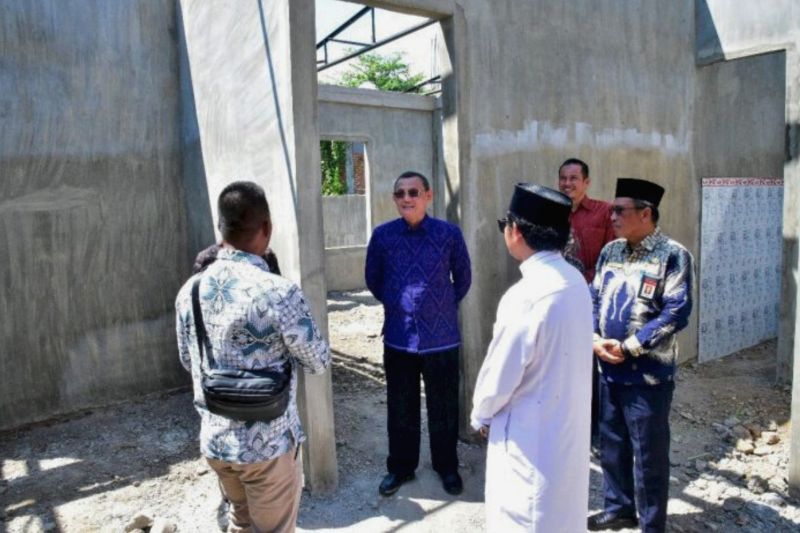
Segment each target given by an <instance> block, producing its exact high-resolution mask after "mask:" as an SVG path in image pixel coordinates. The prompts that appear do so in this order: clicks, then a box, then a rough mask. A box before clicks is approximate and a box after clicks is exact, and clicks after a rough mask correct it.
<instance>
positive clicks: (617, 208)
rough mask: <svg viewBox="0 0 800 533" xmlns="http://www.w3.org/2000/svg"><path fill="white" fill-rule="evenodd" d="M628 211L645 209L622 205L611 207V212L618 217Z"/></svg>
mask: <svg viewBox="0 0 800 533" xmlns="http://www.w3.org/2000/svg"><path fill="white" fill-rule="evenodd" d="M628 209H636V210H640V209H644V207H636V206H635V205H634V206H632V207H631V206H622V205H614V206H611V212H612V213H614V214H615V215H617V216H620V215H622V213H624V212H625V211H627V210H628Z"/></svg>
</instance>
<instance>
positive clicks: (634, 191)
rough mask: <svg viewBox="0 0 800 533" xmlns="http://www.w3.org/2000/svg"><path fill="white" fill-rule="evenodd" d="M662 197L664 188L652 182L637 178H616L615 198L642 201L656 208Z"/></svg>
mask: <svg viewBox="0 0 800 533" xmlns="http://www.w3.org/2000/svg"><path fill="white" fill-rule="evenodd" d="M662 196H664V187H662V186H661V185H657V184H655V183H653V182H652V181H647V180H642V179H639V178H617V192H616V194H615V195H614V197H615V198H633V199H634V200H644V201H645V202H650V203H651V204H653V205H654V206H655V207H658V204H659V202H661V197H662Z"/></svg>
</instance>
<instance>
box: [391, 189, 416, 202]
mask: <svg viewBox="0 0 800 533" xmlns="http://www.w3.org/2000/svg"><path fill="white" fill-rule="evenodd" d="M392 195H393V196H394V197H395V198H397V199H398V200H402V199H403V198H404V197H406V196H408V197H409V198H416V197H418V196H419V189H397V190H396V191H394V192H393V193H392Z"/></svg>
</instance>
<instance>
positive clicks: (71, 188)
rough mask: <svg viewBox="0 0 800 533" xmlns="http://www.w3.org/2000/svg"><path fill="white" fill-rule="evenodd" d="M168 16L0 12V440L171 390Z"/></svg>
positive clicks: (173, 232)
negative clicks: (11, 432)
mask: <svg viewBox="0 0 800 533" xmlns="http://www.w3.org/2000/svg"><path fill="white" fill-rule="evenodd" d="M175 25H176V18H175V6H174V2H173V1H171V0H158V1H153V2H123V3H119V2H101V1H89V0H87V1H85V2H80V3H73V4H70V5H65V4H63V3H61V2H47V1H41V0H37V1H28V0H22V1H16V0H12V1H9V2H3V3H2V5H0V43H2V44H0V48H2V60H0V62H1V63H2V68H0V122H2V127H0V250H2V252H0V262H1V263H2V268H0V286H2V290H0V316H2V317H3V318H2V320H0V346H2V347H1V348H0V428H8V427H13V426H15V425H17V424H21V423H26V422H31V421H34V420H40V419H42V418H46V417H50V416H53V415H54V414H56V413H63V412H70V411H74V410H76V409H80V408H85V407H89V406H92V405H99V404H104V403H107V402H109V401H118V400H122V399H126V398H130V397H131V396H132V395H136V394H143V393H147V392H152V391H156V390H164V389H166V388H170V387H175V386H178V385H180V384H182V383H185V379H184V376H183V374H182V373H181V372H180V369H179V366H180V365H178V364H177V361H176V360H175V359H174V358H173V357H172V356H171V354H172V353H173V351H174V346H175V334H174V318H173V297H174V294H175V293H176V292H177V289H178V288H179V287H180V284H181V283H182V281H183V279H185V276H186V274H188V271H189V263H188V261H187V259H186V256H187V250H186V236H185V235H186V214H185V211H184V205H183V195H182V187H181V183H180V181H179V180H178V179H177V178H178V176H179V173H180V160H181V154H180V143H179V134H178V76H177V70H176V67H177V48H176V46H175V39H174V36H175V28H176V26H175Z"/></svg>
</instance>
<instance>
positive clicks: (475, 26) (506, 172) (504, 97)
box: [443, 0, 699, 398]
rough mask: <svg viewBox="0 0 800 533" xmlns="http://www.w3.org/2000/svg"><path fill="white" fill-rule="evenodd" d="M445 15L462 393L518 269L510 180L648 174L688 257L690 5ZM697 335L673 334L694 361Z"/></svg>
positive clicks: (607, 187) (498, 8) (608, 181)
mask: <svg viewBox="0 0 800 533" xmlns="http://www.w3.org/2000/svg"><path fill="white" fill-rule="evenodd" d="M453 13H454V15H453V17H452V19H450V20H448V21H447V22H446V24H445V32H446V37H447V39H446V42H447V43H448V47H449V58H450V60H451V62H452V64H453V65H454V68H453V71H452V73H447V72H446V73H445V95H444V98H445V99H447V98H450V99H451V101H452V100H455V102H454V103H448V102H444V103H443V112H444V117H445V118H444V122H445V128H444V131H445V133H444V135H445V144H444V148H445V152H444V156H445V160H446V161H447V162H448V163H447V164H448V179H449V180H450V184H451V188H452V191H453V193H452V195H453V196H452V197H453V198H454V199H455V200H456V201H457V202H458V204H459V206H460V219H461V222H462V227H463V229H464V232H465V237H466V239H467V243H468V246H469V249H470V251H471V252H472V256H473V266H474V282H473V288H472V290H471V291H470V293H469V295H468V296H467V300H466V301H465V305H463V306H462V332H463V334H464V353H465V357H464V359H465V363H464V377H465V397H466V398H471V395H472V384H473V383H474V380H475V376H476V375H477V371H478V368H479V365H480V362H481V360H482V357H483V352H484V350H485V349H486V346H487V345H488V343H489V340H490V338H491V324H492V317H493V313H494V310H495V309H496V305H497V302H498V300H499V298H500V296H501V295H502V293H503V292H504V291H505V289H506V288H507V287H508V286H509V285H510V284H511V283H512V282H513V281H514V280H515V279H516V278H517V277H518V276H519V273H518V270H517V267H516V264H515V263H514V262H513V261H512V260H510V259H505V258H506V257H507V252H506V250H505V247H504V244H503V241H502V239H501V238H500V236H499V235H498V233H497V229H496V224H495V222H494V220H495V219H496V218H497V217H498V216H502V215H503V213H504V212H505V210H506V208H507V205H508V200H509V197H510V195H511V192H512V190H513V185H514V183H516V182H518V181H531V182H535V183H540V184H544V185H549V186H555V185H556V177H557V168H558V165H559V164H560V163H561V161H563V160H564V159H565V158H567V157H569V156H577V157H580V158H582V159H584V160H585V161H587V162H588V163H589V165H590V167H591V172H592V179H593V185H592V190H591V194H592V195H593V196H595V197H599V198H603V199H609V198H610V197H611V196H612V195H613V191H614V184H615V180H616V178H617V177H619V176H641V177H644V178H648V179H651V180H654V181H657V182H659V183H661V184H663V185H664V186H665V187H666V188H667V190H668V192H667V195H666V197H665V199H664V202H663V207H662V217H663V218H662V226H663V228H664V230H665V231H666V232H667V233H669V234H670V235H672V236H673V237H674V238H676V239H678V240H680V241H681V242H683V243H685V244H686V245H687V246H688V247H689V249H690V250H692V251H693V252H694V253H695V254H696V252H697V243H698V237H697V235H698V233H697V226H698V221H699V210H698V208H699V203H698V199H697V195H696V194H695V192H696V187H695V180H694V170H693V166H692V127H693V123H692V114H693V104H694V75H695V66H694V61H693V59H692V54H693V47H692V42H693V28H692V24H691V21H692V17H693V13H694V11H693V3H692V2H691V1H688V0H687V1H680V2H651V3H648V4H647V6H646V7H642V6H639V5H638V4H637V7H636V8H632V6H631V5H630V3H628V2H603V3H597V2H591V1H577V2H558V1H542V2H511V1H505V2H493V3H491V4H486V3H483V2H457V3H456V7H455V9H454V11H453ZM587 17H591V19H592V20H594V21H596V23H594V24H591V25H586V26H583V27H582V30H581V35H580V39H575V38H573V36H572V35H570V32H565V31H563V28H568V27H571V26H572V25H573V24H574V21H576V20H586V18H587ZM451 105H452V106H453V109H451V108H450V106H451ZM449 123H454V124H452V125H451V124H449ZM454 137H455V138H457V141H455V142H454V141H453V139H454ZM456 143H457V146H456V149H457V153H455V154H454V151H453V146H454V144H456ZM687 213H688V214H689V216H687ZM454 214H457V213H454ZM696 330H697V321H696V317H695V318H694V320H693V321H692V326H691V327H690V328H689V331H688V332H687V334H685V335H683V336H682V339H681V350H682V353H683V354H684V355H688V356H693V355H694V352H695V349H696Z"/></svg>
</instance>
